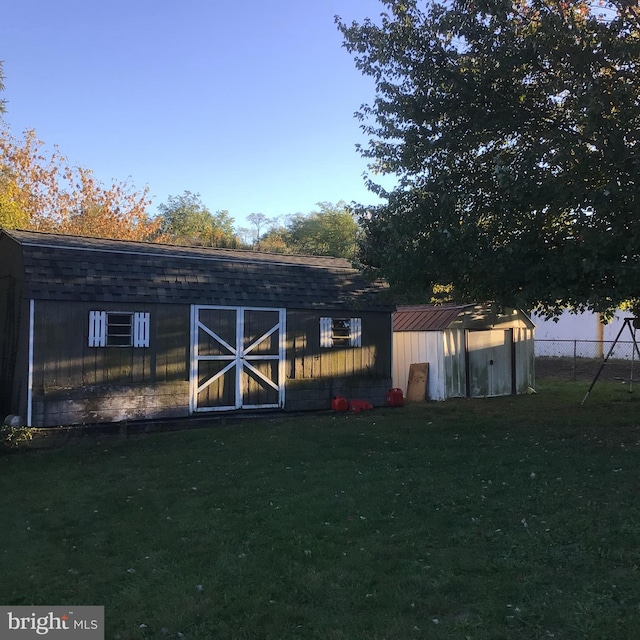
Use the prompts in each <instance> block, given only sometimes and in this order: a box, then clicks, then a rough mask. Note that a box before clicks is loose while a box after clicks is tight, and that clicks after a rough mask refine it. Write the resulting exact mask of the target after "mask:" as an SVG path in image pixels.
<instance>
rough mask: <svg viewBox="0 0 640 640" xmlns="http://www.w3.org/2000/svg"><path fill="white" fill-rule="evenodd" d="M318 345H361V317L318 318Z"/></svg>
mask: <svg viewBox="0 0 640 640" xmlns="http://www.w3.org/2000/svg"><path fill="white" fill-rule="evenodd" d="M320 346H321V347H324V348H327V349H328V348H331V347H360V346H362V319H361V318H320Z"/></svg>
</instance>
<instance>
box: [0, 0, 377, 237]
mask: <svg viewBox="0 0 640 640" xmlns="http://www.w3.org/2000/svg"><path fill="white" fill-rule="evenodd" d="M383 9H384V7H383V5H382V4H381V3H380V2H379V1H378V0H310V1H308V2H307V1H304V0H245V1H244V2H243V1H242V0H238V1H236V2H229V1H225V2H223V1H221V0H180V2H178V1H176V0H174V1H173V2H169V1H168V0H108V1H105V2H92V1H91V0H56V1H55V2H52V1H51V0H20V2H17V1H16V2H7V3H5V6H4V7H3V10H2V20H1V21H0V60H2V61H3V69H4V75H5V81H4V84H5V90H4V92H3V94H2V95H1V96H0V97H2V98H4V99H5V100H6V101H7V105H6V106H7V113H6V114H5V116H4V119H5V121H6V122H7V123H8V124H9V126H10V127H11V130H12V132H13V134H14V135H16V134H19V133H20V132H21V131H22V130H24V129H27V128H33V129H35V131H36V133H37V135H38V137H39V138H40V139H41V140H43V141H44V142H45V143H46V144H47V145H48V146H52V145H54V144H55V145H57V146H58V147H59V149H60V151H61V152H62V153H63V154H64V155H65V156H67V157H68V158H69V160H70V161H71V162H72V163H73V164H78V165H82V166H85V167H88V168H90V169H92V170H93V171H94V173H95V175H96V176H97V177H98V178H99V179H100V180H101V181H103V182H104V183H106V184H108V183H109V182H110V181H111V180H112V179H114V178H115V179H117V180H120V181H125V180H128V181H129V182H130V183H131V184H132V185H134V186H135V187H136V188H137V189H142V188H143V187H145V186H148V187H149V190H150V195H151V197H152V198H153V204H152V206H151V207H150V212H151V213H154V212H155V207H156V205H157V204H159V203H161V202H165V201H166V199H167V197H168V196H170V195H180V194H181V193H183V192H184V191H191V192H194V193H199V194H200V195H201V197H202V201H203V202H204V203H205V204H206V205H207V206H208V207H209V209H211V210H212V211H216V210H218V209H228V210H229V213H230V214H231V216H232V217H234V218H235V220H236V224H237V226H247V223H246V216H247V215H248V214H250V213H253V212H259V213H264V214H265V215H267V216H269V217H273V216H278V215H286V214H291V213H297V212H301V213H308V212H310V211H312V210H314V209H315V208H316V207H315V204H316V203H317V202H320V201H329V202H337V201H338V200H341V199H342V200H345V201H347V202H351V201H356V202H360V203H362V204H375V203H376V202H378V200H377V198H376V196H375V195H373V194H372V193H370V192H369V191H367V189H366V187H365V185H364V180H363V177H362V174H363V173H364V172H365V171H366V161H365V160H364V159H362V158H361V157H360V156H359V154H358V152H357V151H356V149H355V145H356V143H358V142H363V141H364V140H365V139H364V137H363V134H362V133H361V131H360V128H359V122H358V121H357V120H356V118H355V117H354V115H353V114H354V112H355V111H356V110H357V109H358V108H359V107H360V105H361V104H362V103H369V102H371V101H372V100H373V97H374V87H373V80H372V79H370V78H365V77H363V76H362V75H361V74H360V72H358V71H357V70H356V69H355V65H354V62H353V59H352V57H351V56H350V55H349V54H348V53H347V52H346V50H345V49H344V48H343V47H342V46H341V45H342V38H341V35H340V34H339V33H338V31H337V29H336V26H335V24H334V15H336V14H338V15H340V16H341V17H342V18H343V19H345V20H347V21H349V22H350V21H351V20H357V21H361V20H362V19H363V18H365V17H371V18H376V17H378V16H379V14H380V13H381V12H382V11H383Z"/></svg>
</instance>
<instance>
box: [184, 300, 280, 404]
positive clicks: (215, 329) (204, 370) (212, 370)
mask: <svg viewBox="0 0 640 640" xmlns="http://www.w3.org/2000/svg"><path fill="white" fill-rule="evenodd" d="M285 318H286V314H285V310H284V309H264V308H253V307H218V306H209V305H194V306H193V307H192V309H191V374H190V393H191V400H190V409H191V411H192V412H194V411H229V410H232V409H257V408H278V407H283V406H284V373H285V370H284V365H285Z"/></svg>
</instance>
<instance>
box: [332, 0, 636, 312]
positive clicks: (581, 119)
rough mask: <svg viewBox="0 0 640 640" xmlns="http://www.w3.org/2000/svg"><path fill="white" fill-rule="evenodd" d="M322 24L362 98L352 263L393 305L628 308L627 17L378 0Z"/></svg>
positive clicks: (632, 9) (572, 6)
mask: <svg viewBox="0 0 640 640" xmlns="http://www.w3.org/2000/svg"><path fill="white" fill-rule="evenodd" d="M382 3H383V5H385V7H386V8H387V9H388V12H387V13H385V14H382V16H381V20H380V21H379V23H378V24H375V23H374V22H373V21H371V20H365V21H364V22H363V23H362V24H356V23H353V24H351V25H347V24H345V23H344V22H342V21H341V20H340V18H336V21H337V24H338V28H339V29H340V31H341V32H342V34H343V36H344V42H345V47H346V48H347V50H348V51H349V52H351V53H352V54H353V55H354V57H355V62H356V65H357V67H358V68H359V69H360V70H361V71H362V72H363V73H364V74H366V75H368V76H371V77H373V78H374V80H375V83H376V98H375V101H374V103H373V104H372V105H365V106H364V107H363V108H362V110H361V111H360V113H359V117H360V118H361V119H362V122H363V129H364V130H365V131H366V133H367V134H368V135H369V136H370V141H369V144H368V145H367V146H365V147H362V148H361V152H362V154H363V155H364V156H365V157H366V158H368V159H369V160H370V163H371V168H372V170H373V171H378V172H381V173H385V174H392V175H395V176H396V177H397V180H398V187H397V188H395V189H393V190H392V191H391V192H385V191H384V190H383V189H382V188H381V187H379V186H376V185H375V184H374V183H373V181H371V182H370V187H371V188H372V189H373V190H375V191H376V192H377V193H379V194H380V195H382V196H384V197H385V198H386V202H385V204H383V205H380V206H378V207H375V208H369V209H365V208H364V207H360V208H359V209H358V213H359V214H360V216H361V219H362V222H363V226H364V230H365V234H364V240H363V243H362V260H363V262H364V264H365V265H366V266H367V267H368V268H369V269H370V270H372V271H374V272H376V273H378V274H381V275H383V276H385V277H387V279H388V280H389V281H390V282H391V283H392V285H394V286H396V287H398V288H400V289H402V291H403V292H404V293H405V294H406V295H407V296H412V297H422V299H424V298H425V297H429V296H430V295H431V293H432V291H433V287H434V285H437V284H440V285H447V284H452V285H453V290H454V295H455V296H456V298H457V299H460V300H474V299H475V300H487V299H491V300H495V301H497V302H499V303H502V304H506V305H512V306H521V307H524V308H530V309H531V308H538V309H539V310H545V311H546V312H547V313H548V314H550V315H551V314H554V313H558V312H559V311H560V310H561V308H563V307H565V306H573V307H576V308H578V309H580V308H590V309H594V310H599V311H605V312H606V311H611V310H612V309H613V308H615V307H616V306H617V305H619V304H620V303H621V302H623V301H625V300H632V301H633V302H634V303H635V307H636V310H637V311H638V312H640V308H639V307H640V224H639V222H638V214H639V211H640V208H639V204H640V181H639V180H638V175H640V171H639V170H640V100H639V99H638V95H639V94H640V11H639V10H638V5H637V4H636V3H635V2H633V3H631V2H628V0H612V1H610V2H607V3H606V4H604V5H601V6H600V7H598V8H594V7H592V6H590V5H589V4H588V3H587V2H571V1H568V0H516V1H511V0H451V1H450V2H445V3H438V2H428V3H427V2H419V1H418V0H402V1H395V0H383V2H382Z"/></svg>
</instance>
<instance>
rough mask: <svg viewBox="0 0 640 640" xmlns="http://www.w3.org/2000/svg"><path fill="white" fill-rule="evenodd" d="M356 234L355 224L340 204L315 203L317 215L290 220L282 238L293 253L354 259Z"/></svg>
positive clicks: (348, 212)
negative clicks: (284, 238)
mask: <svg viewBox="0 0 640 640" xmlns="http://www.w3.org/2000/svg"><path fill="white" fill-rule="evenodd" d="M358 233H359V227H358V223H357V222H356V220H355V219H354V217H353V214H352V213H351V211H350V210H349V209H348V207H347V205H346V204H345V203H344V202H343V201H340V202H338V203H336V204H332V203H331V202H318V210H317V211H312V212H311V213H309V214H307V215H302V214H297V215H295V216H292V217H291V219H290V220H289V223H288V224H287V231H286V234H285V237H286V240H287V244H288V245H289V247H290V248H291V250H293V251H295V252H296V253H309V254H311V255H319V256H334V257H337V258H353V257H354V256H355V253H356V248H357V238H358Z"/></svg>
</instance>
